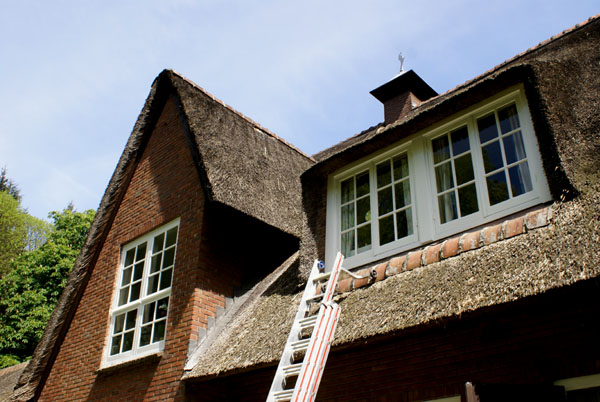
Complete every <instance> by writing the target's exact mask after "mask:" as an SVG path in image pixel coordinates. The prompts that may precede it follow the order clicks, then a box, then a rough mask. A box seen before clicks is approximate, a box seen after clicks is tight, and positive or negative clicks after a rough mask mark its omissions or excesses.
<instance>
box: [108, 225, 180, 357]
mask: <svg viewBox="0 0 600 402" xmlns="http://www.w3.org/2000/svg"><path fill="white" fill-rule="evenodd" d="M173 228H177V237H176V239H175V253H174V256H173V266H172V269H173V270H172V271H171V285H170V286H168V287H167V288H165V289H162V290H157V291H156V292H154V293H152V294H150V295H147V290H148V278H149V277H150V275H149V274H150V264H151V260H152V254H153V250H152V249H153V242H154V237H155V236H158V235H160V234H161V233H166V232H167V231H169V230H171V229H173ZM178 239H179V218H177V219H175V220H173V221H171V222H169V223H167V224H165V225H162V226H160V227H158V228H156V229H154V230H152V231H151V232H148V233H146V234H145V235H143V236H142V237H140V238H138V239H136V240H134V241H132V242H129V243H127V244H125V245H123V246H122V247H121V256H120V262H119V271H118V275H117V279H116V282H115V285H114V289H115V290H114V292H113V297H112V303H111V309H110V325H109V328H108V334H107V337H106V345H105V347H104V359H103V367H109V366H113V365H116V364H120V363H123V362H126V361H130V360H133V359H137V358H140V357H144V356H147V355H151V354H155V353H158V352H161V351H162V350H163V349H164V346H165V339H166V337H167V324H168V322H169V311H170V310H171V303H172V300H171V289H172V286H173V274H174V272H175V268H176V267H175V265H176V261H177V244H178ZM144 242H146V243H147V246H146V253H145V261H144V268H143V273H142V282H141V290H140V297H139V298H138V299H137V300H135V301H132V302H128V303H126V304H124V305H122V306H119V305H118V302H119V293H120V288H121V280H122V277H123V270H124V263H125V257H126V254H127V251H129V250H131V249H134V248H136V247H137V246H138V245H140V244H142V243H144ZM165 297H168V298H169V304H168V308H167V315H166V317H165V334H164V337H163V340H162V341H158V342H151V343H150V344H148V345H145V346H139V343H140V334H141V328H142V318H143V314H144V306H145V305H148V304H150V303H152V302H156V301H157V300H160V299H163V298H165ZM133 310H137V312H136V321H135V327H134V328H135V329H134V337H133V347H132V349H131V350H129V351H126V352H121V353H118V354H115V355H112V356H111V354H110V352H111V345H112V338H113V331H114V326H115V321H116V317H117V316H119V315H121V314H124V313H127V312H129V311H133Z"/></svg>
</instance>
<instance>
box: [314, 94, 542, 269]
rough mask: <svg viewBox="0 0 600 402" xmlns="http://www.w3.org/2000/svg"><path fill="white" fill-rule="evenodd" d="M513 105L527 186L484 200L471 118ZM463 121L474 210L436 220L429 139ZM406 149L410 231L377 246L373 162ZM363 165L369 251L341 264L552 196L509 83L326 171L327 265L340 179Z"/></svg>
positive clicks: (335, 237) (334, 244)
mask: <svg viewBox="0 0 600 402" xmlns="http://www.w3.org/2000/svg"><path fill="white" fill-rule="evenodd" d="M511 104H515V106H516V108H517V113H518V117H519V121H520V126H521V127H520V129H521V134H522V138H523V142H524V147H525V153H526V157H527V163H528V165H529V173H530V176H531V182H532V190H531V191H529V192H526V193H524V194H521V195H519V196H516V197H513V198H509V199H508V200H505V201H502V202H500V203H498V204H496V205H490V204H489V200H488V194H487V184H486V180H485V176H484V167H483V158H482V156H481V145H480V142H479V136H478V132H477V127H476V122H477V119H478V118H480V117H483V116H486V115H488V114H489V113H492V112H493V111H496V110H498V109H501V108H503V107H505V106H509V105H511ZM464 125H466V126H467V128H468V133H469V134H468V135H469V146H470V151H471V159H472V163H473V170H474V175H475V186H476V189H477V202H478V207H479V210H478V211H477V212H475V213H472V214H470V215H467V216H464V217H460V218H458V219H454V220H452V221H449V222H446V223H443V224H442V223H441V222H440V218H439V216H440V215H439V208H438V202H437V191H436V187H435V186H436V181H435V180H436V178H435V170H434V168H433V166H434V164H433V148H432V140H434V139H436V138H438V137H439V136H441V135H443V134H444V133H448V132H450V131H452V130H454V129H457V128H460V127H462V126H464ZM404 152H406V153H407V155H408V161H409V176H410V177H409V180H410V186H411V202H412V204H411V205H412V207H413V234H412V235H410V236H407V237H406V238H403V239H400V240H396V241H393V242H391V243H388V244H386V245H384V246H379V244H378V242H379V236H378V226H377V221H378V220H377V213H376V212H377V189H376V172H375V166H376V165H377V164H378V163H380V162H382V161H384V160H386V159H390V158H393V157H394V156H396V155H398V154H402V153H404ZM364 170H369V172H370V173H371V178H370V191H371V244H372V246H371V250H369V251H366V252H363V253H360V254H356V255H354V256H352V257H349V258H346V260H345V264H344V265H345V266H346V268H353V267H357V266H361V265H364V264H367V263H369V262H371V261H374V260H377V259H381V258H385V257H389V256H392V255H394V254H398V253H401V252H402V251H406V250H410V249H412V248H415V247H418V246H419V245H422V244H424V243H428V242H430V241H435V240H439V239H443V238H445V237H448V236H450V235H453V234H456V233H459V232H463V231H466V230H468V229H470V228H473V227H476V226H479V225H481V224H485V223H487V222H491V221H494V220H496V219H499V218H502V217H504V216H508V215H510V214H513V213H515V212H518V211H520V210H523V209H526V208H529V207H532V206H535V205H538V204H541V203H544V202H547V201H550V200H551V199H552V197H551V194H550V191H549V189H548V183H547V180H546V176H545V174H544V170H543V167H542V161H541V157H540V153H539V147H538V144H537V138H536V136H535V132H534V130H533V124H532V122H531V116H530V113H529V108H528V106H527V101H526V98H525V95H524V89H523V86H522V85H517V86H515V87H511V88H509V89H507V90H505V91H502V92H501V93H499V94H497V95H496V96H494V97H491V98H489V99H487V100H485V101H483V102H480V103H478V104H477V105H474V106H472V107H470V108H468V109H466V110H464V111H462V112H460V113H457V114H456V115H454V116H452V117H450V118H448V119H446V120H444V121H442V122H441V123H439V124H437V125H436V126H434V127H433V128H429V129H427V130H423V131H421V132H418V133H415V134H414V135H411V136H409V137H408V138H406V139H404V140H402V141H401V142H398V143H396V144H394V145H391V146H389V147H386V148H385V149H383V150H381V151H379V152H376V153H374V154H372V155H369V156H366V157H364V158H362V159H360V160H358V161H356V162H354V163H352V164H350V165H348V166H346V167H344V168H342V169H340V170H338V171H336V172H334V173H333V174H332V175H330V176H329V179H328V186H327V223H326V253H325V254H326V255H325V259H326V264H327V266H329V265H331V263H332V259H333V258H334V257H335V253H336V252H337V251H338V250H340V249H341V239H340V232H341V231H340V227H341V226H340V223H341V210H340V205H341V189H340V186H341V182H342V181H344V180H346V179H347V178H349V177H352V176H353V175H356V174H357V173H360V172H362V171H364Z"/></svg>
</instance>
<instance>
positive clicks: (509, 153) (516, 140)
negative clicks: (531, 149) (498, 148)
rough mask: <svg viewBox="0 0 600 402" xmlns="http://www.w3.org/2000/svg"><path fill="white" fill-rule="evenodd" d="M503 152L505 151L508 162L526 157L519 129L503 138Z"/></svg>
mask: <svg viewBox="0 0 600 402" xmlns="http://www.w3.org/2000/svg"><path fill="white" fill-rule="evenodd" d="M504 152H506V163H508V164H511V163H513V162H517V161H520V160H522V159H525V158H526V157H527V156H526V155H525V145H523V137H522V136H521V132H520V131H517V132H516V133H514V134H511V135H509V136H508V137H505V138H504Z"/></svg>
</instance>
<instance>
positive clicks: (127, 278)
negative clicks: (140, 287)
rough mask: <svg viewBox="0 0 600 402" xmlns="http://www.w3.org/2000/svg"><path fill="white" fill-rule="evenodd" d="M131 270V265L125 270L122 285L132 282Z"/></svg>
mask: <svg viewBox="0 0 600 402" xmlns="http://www.w3.org/2000/svg"><path fill="white" fill-rule="evenodd" d="M131 271H132V268H131V267H129V268H127V269H124V270H123V280H122V281H121V286H125V285H129V282H131Z"/></svg>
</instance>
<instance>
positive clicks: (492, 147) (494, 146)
mask: <svg viewBox="0 0 600 402" xmlns="http://www.w3.org/2000/svg"><path fill="white" fill-rule="evenodd" d="M481 156H482V157H483V165H484V166H485V172H486V173H489V172H493V171H494V170H496V169H499V168H501V167H502V166H504V162H502V151H501V150H500V141H494V142H492V143H491V144H488V145H486V146H484V147H482V148H481Z"/></svg>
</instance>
